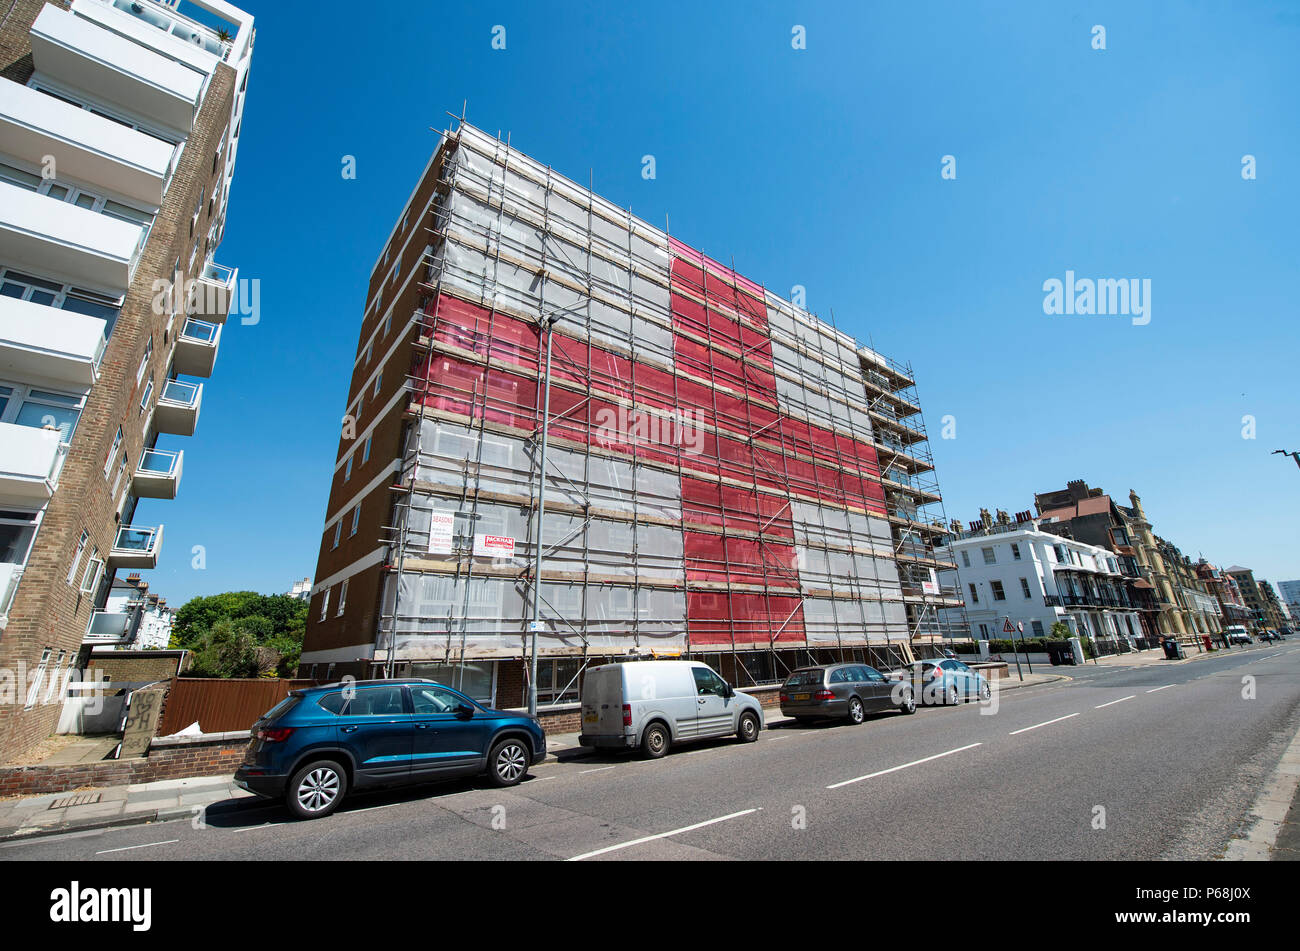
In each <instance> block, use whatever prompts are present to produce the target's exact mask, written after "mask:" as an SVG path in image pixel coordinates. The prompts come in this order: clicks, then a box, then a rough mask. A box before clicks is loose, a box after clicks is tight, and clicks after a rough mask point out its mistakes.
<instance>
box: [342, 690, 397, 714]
mask: <svg viewBox="0 0 1300 951" xmlns="http://www.w3.org/2000/svg"><path fill="white" fill-rule="evenodd" d="M347 715H348V716H350V717H400V716H405V715H406V702H405V701H404V700H403V699H402V688H401V687H364V688H362V689H359V690H357V692H356V694H355V695H354V696H353V697H352V700H351V701H350V702H349V703H348V712H347Z"/></svg>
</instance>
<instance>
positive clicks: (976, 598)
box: [967, 584, 980, 604]
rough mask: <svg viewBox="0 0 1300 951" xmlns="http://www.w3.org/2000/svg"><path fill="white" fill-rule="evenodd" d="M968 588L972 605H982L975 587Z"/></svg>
mask: <svg viewBox="0 0 1300 951" xmlns="http://www.w3.org/2000/svg"><path fill="white" fill-rule="evenodd" d="M967 587H969V588H970V603H971V604H979V603H980V596H979V594H978V593H977V592H976V591H975V586H974V585H973V584H972V585H967Z"/></svg>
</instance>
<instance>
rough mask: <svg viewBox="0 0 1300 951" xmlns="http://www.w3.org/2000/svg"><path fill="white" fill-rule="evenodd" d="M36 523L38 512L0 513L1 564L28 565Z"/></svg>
mask: <svg viewBox="0 0 1300 951" xmlns="http://www.w3.org/2000/svg"><path fill="white" fill-rule="evenodd" d="M36 521H37V513H36V512H12V511H0V564H5V565H25V564H27V554H28V552H29V551H30V550H31V547H32V539H33V538H34V537H36Z"/></svg>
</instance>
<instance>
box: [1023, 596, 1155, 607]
mask: <svg viewBox="0 0 1300 951" xmlns="http://www.w3.org/2000/svg"><path fill="white" fill-rule="evenodd" d="M1043 603H1044V604H1046V605H1047V607H1049V608H1121V609H1124V610H1129V611H1131V610H1135V607H1134V605H1132V604H1130V603H1129V602H1128V601H1126V600H1124V599H1123V598H1116V597H1113V596H1111V595H1105V594H1048V595H1044V596H1043Z"/></svg>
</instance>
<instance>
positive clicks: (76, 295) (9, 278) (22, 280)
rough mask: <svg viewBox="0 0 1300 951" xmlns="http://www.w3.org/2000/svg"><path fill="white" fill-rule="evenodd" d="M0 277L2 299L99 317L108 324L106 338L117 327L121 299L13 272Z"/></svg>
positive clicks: (7, 270) (8, 270)
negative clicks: (13, 299)
mask: <svg viewBox="0 0 1300 951" xmlns="http://www.w3.org/2000/svg"><path fill="white" fill-rule="evenodd" d="M0 273H2V274H3V276H2V277H0V294H3V295H4V296H5V297H13V298H16V299H17V300H26V301H31V302H33V303H36V304H43V305H45V306H46V307H57V308H58V309H59V310H67V311H72V312H73V313H77V314H85V315H86V316H88V317H98V318H99V319H101V320H104V321H107V322H108V326H107V327H105V328H104V336H105V337H108V336H109V335H110V334H111V333H112V331H113V325H114V324H116V323H117V315H118V312H119V311H120V310H121V300H122V299H121V298H120V297H109V296H107V295H104V294H98V293H96V292H95V291H88V290H86V289H84V288H80V287H74V286H73V285H71V284H62V283H60V282H58V281H50V280H46V279H45V278H40V277H32V276H31V275H29V274H24V273H23V272H21V271H15V270H13V269H12V268H8V269H6V270H4V271H3V272H0Z"/></svg>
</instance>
